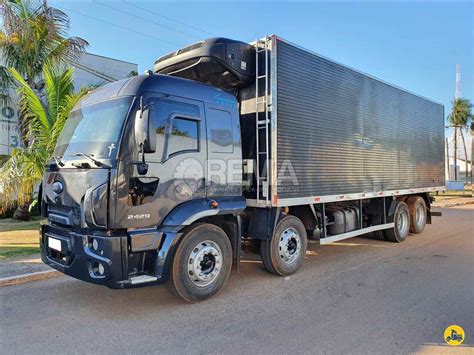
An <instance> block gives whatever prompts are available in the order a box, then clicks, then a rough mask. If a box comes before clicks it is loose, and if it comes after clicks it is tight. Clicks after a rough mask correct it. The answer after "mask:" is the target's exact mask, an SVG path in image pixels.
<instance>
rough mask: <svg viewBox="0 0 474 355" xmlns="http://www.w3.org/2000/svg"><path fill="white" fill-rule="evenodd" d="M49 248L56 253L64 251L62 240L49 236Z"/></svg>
mask: <svg viewBox="0 0 474 355" xmlns="http://www.w3.org/2000/svg"><path fill="white" fill-rule="evenodd" d="M48 247H49V248H51V249H54V250H56V251H62V247H61V240H60V239H56V238H53V237H50V236H48Z"/></svg>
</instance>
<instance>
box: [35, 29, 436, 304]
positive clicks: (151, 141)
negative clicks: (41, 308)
mask: <svg viewBox="0 0 474 355" xmlns="http://www.w3.org/2000/svg"><path fill="white" fill-rule="evenodd" d="M444 183H445V181H444V108H443V106H442V105H441V104H439V103H436V102H433V101H431V100H428V99H426V98H424V97H421V96H419V95H415V94H413V93H410V92H408V91H407V90H404V89H401V88H398V87H396V86H394V85H391V84H388V83H386V82H384V81H382V80H379V79H376V78H374V77H372V76H370V75H366V74H364V73H361V72H359V71H357V70H355V69H352V68H349V67H347V66H345V65H342V64H339V63H337V62H335V61H333V60H330V59H328V58H325V57H323V56H321V55H319V54H317V53H313V52H311V51H308V50H306V49H303V48H301V47H299V46H297V45H295V44H293V43H291V42H289V41H287V40H284V39H282V38H280V37H278V36H276V35H269V36H266V37H264V38H261V39H258V40H255V41H254V42H252V43H245V42H241V41H235V40H231V39H226V38H212V39H208V40H203V41H200V42H197V43H194V44H192V45H190V46H187V47H185V48H181V49H179V50H177V51H175V52H172V53H169V54H167V55H164V56H162V57H160V58H158V59H157V60H156V62H155V63H154V65H153V70H149V71H147V72H146V73H145V74H143V75H139V76H136V77H132V78H128V79H125V80H121V81H117V82H114V83H111V84H107V85H105V86H102V87H99V88H97V89H95V90H93V91H92V92H90V93H88V94H87V95H86V96H84V97H83V98H82V99H81V100H80V101H79V102H78V103H77V105H76V106H75V108H74V109H73V111H72V112H71V114H70V115H69V117H68V119H67V121H66V124H65V127H64V130H63V131H62V133H61V135H60V137H59V139H58V142H57V145H56V148H55V151H54V155H53V157H52V158H51V160H50V161H49V162H48V164H47V169H46V172H45V175H44V180H43V182H42V185H41V189H40V201H41V203H40V205H41V207H40V209H41V214H42V215H43V216H44V217H46V218H47V223H45V224H44V225H42V226H41V231H40V241H41V255H42V260H43V262H44V263H46V264H48V265H50V266H51V267H53V268H54V269H56V270H59V271H61V272H63V273H64V274H67V275H70V276H72V277H74V278H77V279H80V280H83V281H87V282H90V283H94V284H98V285H104V286H107V287H110V288H117V289H122V288H132V287H139V286H148V285H155V284H161V283H168V285H170V287H171V289H172V291H173V292H175V294H176V295H177V296H179V297H181V298H183V299H184V300H186V301H189V302H197V301H201V300H204V299H207V298H209V297H211V296H214V295H216V294H218V293H219V292H220V291H221V290H222V289H223V287H224V285H225V283H226V281H227V279H228V277H229V275H230V273H231V270H232V269H233V268H234V269H237V270H239V265H240V257H241V254H242V250H243V249H245V250H249V251H253V252H257V253H259V254H260V256H261V259H262V262H263V266H264V268H265V269H266V270H267V271H269V272H270V273H272V274H275V275H278V276H288V275H291V274H293V273H295V272H296V271H297V270H298V269H299V268H300V266H301V265H302V263H303V261H304V259H305V255H306V251H307V247H308V241H311V243H314V244H316V247H317V244H318V243H319V244H320V245H324V244H328V243H334V242H337V241H341V240H344V239H347V238H352V237H355V236H361V235H364V234H368V233H371V234H372V235H373V237H374V238H378V239H380V240H385V241H389V242H395V243H400V242H403V241H404V240H406V239H407V237H408V235H409V234H419V233H421V232H423V229H424V228H425V225H426V224H429V223H431V218H432V216H433V215H435V213H434V212H432V211H431V200H430V193H431V192H436V191H442V190H444Z"/></svg>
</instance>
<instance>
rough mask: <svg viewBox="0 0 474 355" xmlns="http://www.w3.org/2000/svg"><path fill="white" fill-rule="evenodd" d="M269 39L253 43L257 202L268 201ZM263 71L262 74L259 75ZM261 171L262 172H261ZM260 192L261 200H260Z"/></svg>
mask: <svg viewBox="0 0 474 355" xmlns="http://www.w3.org/2000/svg"><path fill="white" fill-rule="evenodd" d="M269 41H270V38H269V37H268V36H266V37H265V38H263V39H257V40H256V41H255V68H256V69H255V129H256V132H255V133H256V134H255V137H256V153H257V156H256V160H257V162H256V163H257V169H256V183H257V202H260V201H265V202H268V201H269V200H270V193H269V176H270V160H269V159H270V151H269V133H270V129H269V125H270V114H269V107H270V105H271V103H270V102H269V95H268V88H269V79H270V78H269V73H268V56H269V55H270V51H269V49H270V48H269V45H268V43H269ZM260 53H264V54H263V56H264V57H265V60H264V61H263V70H260V57H261V55H260ZM262 71H263V73H261V72H262ZM262 85H264V88H265V92H264V94H263V96H262V97H260V96H259V93H260V88H261V87H262ZM261 105H263V112H262V113H261V114H260V112H259V111H260V110H259V108H260V107H261ZM261 132H264V142H262V143H263V144H262V148H261V147H260V135H261ZM262 159H263V162H264V164H263V169H261V168H260V162H261V161H262ZM262 170H263V172H262ZM260 192H261V194H262V197H263V198H260Z"/></svg>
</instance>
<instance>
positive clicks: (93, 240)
mask: <svg viewBox="0 0 474 355" xmlns="http://www.w3.org/2000/svg"><path fill="white" fill-rule="evenodd" d="M92 249H94V250H96V251H97V249H99V242H98V241H97V239H92Z"/></svg>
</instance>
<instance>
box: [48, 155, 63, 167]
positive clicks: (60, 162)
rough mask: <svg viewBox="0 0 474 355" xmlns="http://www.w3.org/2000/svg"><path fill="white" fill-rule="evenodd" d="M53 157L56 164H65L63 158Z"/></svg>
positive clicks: (61, 165)
mask: <svg viewBox="0 0 474 355" xmlns="http://www.w3.org/2000/svg"><path fill="white" fill-rule="evenodd" d="M51 158H53V159H54V161H55V163H56V165H58V166H60V167H63V166H64V162H63V161H62V160H61V158H59V157H57V156H55V155H53V156H52V157H51Z"/></svg>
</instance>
